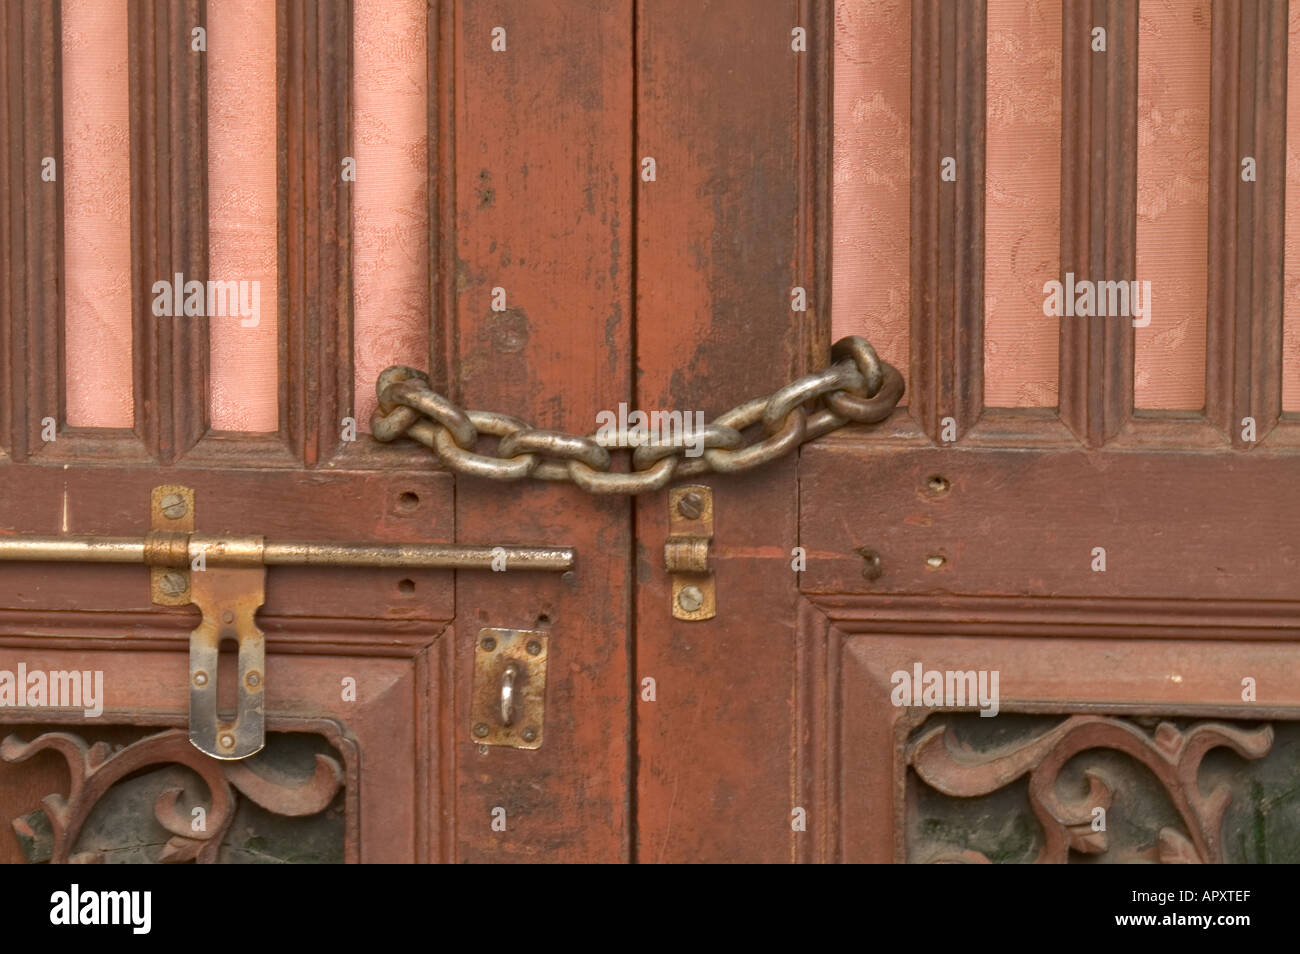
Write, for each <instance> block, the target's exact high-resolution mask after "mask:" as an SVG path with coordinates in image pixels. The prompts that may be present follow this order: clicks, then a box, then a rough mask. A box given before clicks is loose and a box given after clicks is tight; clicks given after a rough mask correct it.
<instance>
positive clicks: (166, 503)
mask: <svg viewBox="0 0 1300 954" xmlns="http://www.w3.org/2000/svg"><path fill="white" fill-rule="evenodd" d="M158 507H159V509H160V510H162V512H163V516H164V517H166V518H167V519H168V520H179V519H180V518H181V517H183V516H185V515H186V514H187V513H189V512H190V508H189V505H188V504H186V503H185V498H184V497H183V496H181V495H180V494H168V495H167V496H166V497H164V498H163V499H162V500H161V501H160V502H159V504H158Z"/></svg>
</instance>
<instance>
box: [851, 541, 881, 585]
mask: <svg viewBox="0 0 1300 954" xmlns="http://www.w3.org/2000/svg"><path fill="white" fill-rule="evenodd" d="M858 555H859V556H861V557H862V560H863V566H862V575H863V576H864V577H865V578H866V579H868V580H878V579H880V577H881V575H882V574H883V573H884V572H885V570H884V567H883V566H881V562H880V554H879V553H877V552H876V551H875V550H873V549H871V547H859V548H858Z"/></svg>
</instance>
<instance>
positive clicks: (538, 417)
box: [442, 0, 636, 862]
mask: <svg viewBox="0 0 1300 954" xmlns="http://www.w3.org/2000/svg"><path fill="white" fill-rule="evenodd" d="M496 28H501V29H502V30H504V31H505V32H504V42H505V49H504V50H500V51H495V50H493V31H494V30H495V29H496ZM498 36H499V37H500V36H502V34H498ZM452 47H453V50H452V51H451V52H452V55H454V57H455V70H456V72H455V95H456V123H457V128H456V147H455V157H456V189H457V195H456V216H457V219H456V229H455V235H456V239H457V246H456V253H457V257H458V260H459V261H458V270H457V275H456V279H457V283H456V288H457V296H456V311H455V315H456V321H457V323H458V325H459V330H458V332H457V344H458V350H457V354H456V363H455V369H456V372H457V375H458V376H459V378H460V382H459V386H458V388H457V394H458V395H459V396H460V397H461V398H462V399H463V401H464V403H465V405H466V406H469V407H476V408H493V409H500V410H502V411H507V412H510V413H512V414H516V415H518V416H520V417H523V418H524V419H526V420H528V421H530V422H532V423H534V424H536V425H537V426H539V427H543V428H561V429H564V430H567V431H576V432H578V433H588V432H590V431H591V430H593V429H594V428H595V426H596V414H597V412H599V411H601V410H607V409H615V408H617V407H618V404H619V402H623V401H628V400H629V399H630V398H631V395H632V375H633V366H632V329H631V310H632V296H631V270H630V267H629V260H630V258H631V256H632V254H633V246H634V243H633V236H632V198H631V196H632V181H633V177H634V176H635V174H636V166H635V163H634V161H633V157H632V154H631V119H630V117H631V116H632V107H633V100H632V90H633V85H632V7H631V5H630V4H605V3H591V2H587V0H551V2H548V3H545V4H520V3H515V2H512V0H480V2H475V3H472V4H469V3H467V4H463V5H459V4H458V5H457V10H456V29H455V36H454V38H453V42H452ZM447 53H448V51H447V50H446V48H444V50H443V54H442V55H447ZM497 287H500V288H502V289H504V291H505V295H506V302H505V304H506V308H505V310H504V311H494V310H493V307H492V306H493V295H492V289H493V288H497ZM456 533H457V537H458V539H460V540H464V541H470V540H476V539H482V540H486V539H491V540H493V542H494V543H495V542H500V543H503V544H508V543H525V542H530V541H531V542H536V541H539V540H564V541H565V543H567V544H570V545H573V546H574V547H576V549H577V551H578V552H579V553H583V554H590V557H589V558H587V557H584V558H583V559H584V562H583V563H582V564H580V566H579V568H578V569H577V570H575V571H574V573H573V574H565V577H566V579H564V580H561V579H557V578H556V577H555V575H554V574H541V573H534V574H528V573H525V574H517V573H511V572H504V573H458V574H457V575H456V632H455V637H454V638H455V640H456V647H455V649H456V663H455V665H456V668H457V670H458V672H457V675H456V678H455V683H456V693H457V696H456V709H455V711H456V712H457V713H466V712H468V711H469V706H470V686H471V675H472V671H473V667H472V661H473V659H474V656H475V653H476V646H477V643H478V631H479V628H480V627H483V626H506V627H518V628H524V629H535V628H543V629H549V632H550V648H549V652H548V658H549V664H548V676H547V687H546V693H547V708H546V725H545V730H544V731H545V741H544V743H543V745H542V747H541V748H540V749H539V750H537V751H535V752H518V751H510V750H502V749H496V750H495V751H489V752H487V753H486V754H480V753H479V751H478V749H477V746H475V745H474V740H473V737H472V736H471V735H470V734H469V731H470V728H471V727H470V725H469V724H468V723H467V722H465V721H464V720H463V718H461V719H460V720H459V721H457V723H456V726H455V731H456V733H457V735H456V740H455V750H454V757H455V758H456V760H457V766H456V781H457V796H456V801H457V841H458V846H459V848H458V855H459V860H463V861H471V862H473V861H481V860H489V859H495V860H509V859H520V860H534V861H543V860H545V861H554V862H560V861H573V860H583V861H624V860H627V859H628V857H629V854H630V840H631V817H630V808H629V804H628V790H629V785H630V780H629V778H630V772H631V763H630V747H631V740H630V739H629V732H630V727H629V724H628V719H629V713H630V708H629V705H630V703H629V682H630V677H629V674H628V663H627V659H628V650H629V640H630V636H629V633H628V620H629V617H630V615H631V608H630V606H629V589H630V584H631V569H632V568H631V561H630V554H631V552H632V507H631V504H630V502H629V501H628V500H626V499H614V498H593V497H592V496H591V495H589V494H586V493H583V492H582V491H580V490H578V489H577V488H575V487H572V486H567V485H563V486H561V485H556V484H547V483H543V482H538V481H530V482H528V483H527V484H507V485H502V484H500V483H497V482H493V481H483V480H476V479H474V478H457V481H456ZM444 638H445V637H444ZM448 755H449V757H452V756H453V753H448ZM496 808H500V809H504V811H505V817H506V830H505V831H499V832H495V833H494V832H492V830H491V827H490V826H491V824H492V814H493V810H494V809H496Z"/></svg>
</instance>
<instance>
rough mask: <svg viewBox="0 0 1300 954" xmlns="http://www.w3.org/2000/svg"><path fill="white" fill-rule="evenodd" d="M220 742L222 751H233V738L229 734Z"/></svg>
mask: <svg viewBox="0 0 1300 954" xmlns="http://www.w3.org/2000/svg"><path fill="white" fill-rule="evenodd" d="M220 741H221V747H222V748H223V749H233V748H234V747H235V737H234V736H233V735H231V734H230V733H229V732H227V733H226V734H225V735H223V736H222V737H221V740H220Z"/></svg>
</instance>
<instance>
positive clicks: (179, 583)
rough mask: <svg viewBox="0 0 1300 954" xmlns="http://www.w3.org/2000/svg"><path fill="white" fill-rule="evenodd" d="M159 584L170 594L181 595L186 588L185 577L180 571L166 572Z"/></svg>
mask: <svg viewBox="0 0 1300 954" xmlns="http://www.w3.org/2000/svg"><path fill="white" fill-rule="evenodd" d="M158 585H159V587H161V589H162V591H163V592H164V593H166V594H167V595H168V596H180V595H181V594H182V593H184V592H185V590H186V583H185V577H184V576H182V575H181V574H180V573H164V574H163V578H162V580H160V581H159V583H158Z"/></svg>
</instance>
